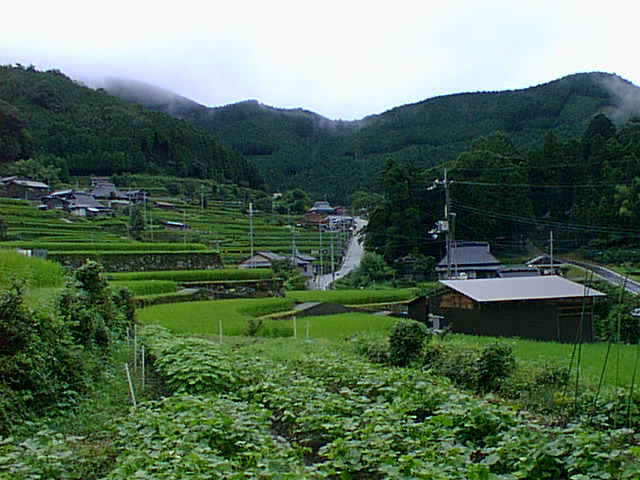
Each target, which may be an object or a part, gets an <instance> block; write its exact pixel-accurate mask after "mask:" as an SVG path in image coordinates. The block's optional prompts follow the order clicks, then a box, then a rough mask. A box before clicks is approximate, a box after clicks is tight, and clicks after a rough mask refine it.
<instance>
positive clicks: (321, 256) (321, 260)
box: [318, 225, 323, 276]
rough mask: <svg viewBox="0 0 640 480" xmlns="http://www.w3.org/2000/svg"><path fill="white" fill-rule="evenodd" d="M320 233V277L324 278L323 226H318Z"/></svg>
mask: <svg viewBox="0 0 640 480" xmlns="http://www.w3.org/2000/svg"><path fill="white" fill-rule="evenodd" d="M318 231H319V232H320V265H319V267H320V275H319V276H322V262H323V252H322V225H319V226H318Z"/></svg>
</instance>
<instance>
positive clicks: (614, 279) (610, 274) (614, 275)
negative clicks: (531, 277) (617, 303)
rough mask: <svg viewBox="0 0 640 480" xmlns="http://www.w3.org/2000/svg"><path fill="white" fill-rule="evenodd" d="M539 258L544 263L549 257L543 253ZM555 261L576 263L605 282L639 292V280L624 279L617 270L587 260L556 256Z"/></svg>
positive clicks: (547, 261)
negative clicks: (580, 260) (581, 260)
mask: <svg viewBox="0 0 640 480" xmlns="http://www.w3.org/2000/svg"><path fill="white" fill-rule="evenodd" d="M539 258H541V259H542V260H543V262H546V263H549V261H550V259H549V257H548V256H545V255H543V256H541V257H539ZM556 262H559V263H569V264H571V265H576V266H578V267H582V268H585V269H587V270H590V271H592V272H593V273H595V274H596V275H598V276H599V277H601V278H602V279H603V280H606V281H607V282H609V283H611V284H613V285H615V286H617V287H621V286H622V285H624V286H625V290H627V291H628V292H632V293H640V282H636V281H635V280H631V279H630V278H627V279H626V281H625V277H624V275H621V274H619V273H618V272H614V271H613V270H611V269H609V268H606V267H603V266H601V265H595V264H593V263H588V262H579V261H576V260H569V259H566V258H556V259H555V261H554V263H556Z"/></svg>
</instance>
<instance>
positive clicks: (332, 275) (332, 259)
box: [329, 230, 336, 282]
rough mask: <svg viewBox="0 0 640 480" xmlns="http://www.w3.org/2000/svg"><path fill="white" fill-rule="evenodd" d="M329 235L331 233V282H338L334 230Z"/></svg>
mask: <svg viewBox="0 0 640 480" xmlns="http://www.w3.org/2000/svg"><path fill="white" fill-rule="evenodd" d="M329 233H331V281H332V282H335V281H336V264H335V257H334V256H333V233H334V232H333V230H331V231H330V232H329Z"/></svg>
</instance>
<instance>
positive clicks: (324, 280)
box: [309, 217, 367, 290]
mask: <svg viewBox="0 0 640 480" xmlns="http://www.w3.org/2000/svg"><path fill="white" fill-rule="evenodd" d="M366 224H367V221H366V220H363V219H362V218H360V217H356V234H355V235H354V236H353V237H351V242H350V243H349V248H348V249H347V254H346V255H345V257H344V261H343V262H342V265H341V266H340V268H339V269H338V270H336V272H335V276H334V274H333V273H327V274H325V275H320V276H318V277H316V279H315V281H311V282H309V288H310V289H311V290H327V289H328V288H329V286H330V285H331V282H333V281H334V280H338V279H339V278H342V277H344V276H345V275H347V274H348V273H349V272H352V271H353V270H355V269H356V268H358V267H359V266H360V262H361V260H362V257H363V255H364V247H363V246H362V243H361V242H362V241H363V240H364V238H363V237H361V236H360V235H358V232H360V230H361V229H362V227H364V226H365V225H366Z"/></svg>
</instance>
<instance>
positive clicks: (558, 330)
mask: <svg viewBox="0 0 640 480" xmlns="http://www.w3.org/2000/svg"><path fill="white" fill-rule="evenodd" d="M441 283H442V284H443V285H444V286H445V287H446V289H444V290H442V291H439V292H437V293H435V294H434V295H432V296H431V297H429V311H430V312H431V313H433V314H436V315H441V316H443V317H444V323H443V326H447V325H448V326H450V327H451V329H452V330H453V331H454V332H457V333H467V334H473V335H489V336H498V337H521V338H530V339H534V340H547V341H557V342H574V341H575V340H576V338H578V335H579V334H580V329H581V338H582V341H583V342H591V341H593V326H592V325H593V323H592V314H593V305H594V303H595V302H596V301H597V299H599V298H603V297H605V296H606V295H605V294H604V293H602V292H599V291H597V290H594V289H593V288H588V287H585V286H584V285H581V284H579V283H575V282H572V281H569V280H567V279H565V278H562V277H559V276H556V275H548V276H533V277H515V278H487V279H476V280H442V281H441Z"/></svg>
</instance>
